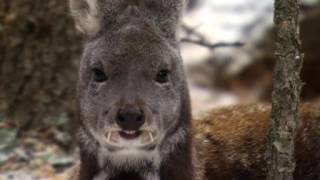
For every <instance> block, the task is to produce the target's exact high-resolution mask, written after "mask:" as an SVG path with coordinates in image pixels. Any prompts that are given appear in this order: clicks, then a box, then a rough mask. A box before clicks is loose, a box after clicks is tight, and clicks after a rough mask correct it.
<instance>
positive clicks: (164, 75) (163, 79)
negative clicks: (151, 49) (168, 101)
mask: <svg viewBox="0 0 320 180" xmlns="http://www.w3.org/2000/svg"><path fill="white" fill-rule="evenodd" d="M169 75H170V71H169V70H167V69H164V70H160V71H159V72H158V74H157V76H156V79H155V80H156V81H157V82H158V83H161V84H163V83H167V82H168V81H169Z"/></svg>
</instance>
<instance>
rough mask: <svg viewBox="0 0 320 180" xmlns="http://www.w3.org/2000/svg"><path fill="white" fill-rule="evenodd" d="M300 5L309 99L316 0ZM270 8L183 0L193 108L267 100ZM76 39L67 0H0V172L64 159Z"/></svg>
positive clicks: (317, 46)
mask: <svg viewBox="0 0 320 180" xmlns="http://www.w3.org/2000/svg"><path fill="white" fill-rule="evenodd" d="M301 6H302V13H301V17H300V19H301V38H302V43H303V51H304V53H305V63H304V68H303V71H302V79H303V80H304V82H305V83H306V84H305V86H304V89H303V93H302V99H303V100H304V101H314V100H317V99H319V97H320V78H319V75H318V74H319V71H320V37H319V32H320V1H319V0H303V1H302V5H301ZM272 14H273V1H272V0H263V1H256V0H229V1H218V0H190V4H189V6H188V8H187V11H186V14H185V17H184V19H183V25H182V28H181V33H180V36H181V40H182V42H181V48H182V55H183V58H184V60H185V68H186V72H187V75H188V80H189V85H190V91H191V98H192V106H193V113H194V115H195V116H197V115H198V114H199V113H201V112H202V111H205V110H207V109H209V108H215V107H219V106H223V105H231V104H237V103H250V102H258V101H264V102H270V100H271V90H272V70H273V65H274V57H273V44H274V42H273V22H272V20H273V17H272ZM217 43H231V44H233V43H243V46H240V47H239V46H230V47H217V46H215V45H216V44H217ZM81 44H82V39H81V36H80V34H79V33H78V32H77V31H76V30H75V28H74V26H73V22H72V19H71V17H70V14H69V12H68V6H67V2H66V0H53V1H42V0H11V1H8V0H4V1H1V2H0V180H2V179H24V180H29V179H35V178H36V177H38V178H41V179H64V178H65V177H64V174H63V173H61V174H59V173H60V172H64V171H65V170H66V169H68V168H69V167H71V166H72V165H73V163H74V159H75V158H74V157H73V156H72V154H74V151H76V150H75V149H74V141H72V134H73V131H72V130H73V128H72V120H73V119H74V118H75V117H76V114H75V107H76V106H75V95H76V90H75V87H76V80H77V74H78V73H77V69H78V64H79V60H80V56H81V49H82V45H81ZM57 174H58V175H57Z"/></svg>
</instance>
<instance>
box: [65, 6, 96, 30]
mask: <svg viewBox="0 0 320 180" xmlns="http://www.w3.org/2000/svg"><path fill="white" fill-rule="evenodd" d="M69 5H70V11H71V14H72V16H73V18H74V21H75V24H76V28H77V29H78V30H79V31H80V32H82V33H84V34H85V35H87V36H93V35H95V34H96V33H97V32H98V31H99V28H100V27H99V19H98V8H97V0H69Z"/></svg>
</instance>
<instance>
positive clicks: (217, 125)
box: [195, 103, 320, 180]
mask: <svg viewBox="0 0 320 180" xmlns="http://www.w3.org/2000/svg"><path fill="white" fill-rule="evenodd" d="M270 109H271V108H270V106H268V105H265V104H264V105H262V104H260V105H256V104H251V105H238V106H233V107H225V108H221V109H217V110H213V111H210V112H208V114H207V115H206V116H204V117H202V118H200V119H199V120H197V121H196V123H195V125H196V130H197V133H196V135H195V138H196V142H197V143H199V144H198V146H199V147H201V149H200V153H199V154H200V159H201V162H202V163H203V166H204V169H205V177H206V179H207V180H234V179H236V180H263V179H265V177H266V161H265V159H264V157H265V151H266V138H267V132H268V125H269V122H270ZM299 117H300V118H299V125H298V131H297V137H296V161H297V162H296V163H297V165H296V170H295V174H294V179H295V180H319V179H320V105H319V104H312V103H305V104H303V105H302V106H301V109H300V115H299Z"/></svg>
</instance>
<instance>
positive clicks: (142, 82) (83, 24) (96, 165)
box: [70, 0, 194, 180]
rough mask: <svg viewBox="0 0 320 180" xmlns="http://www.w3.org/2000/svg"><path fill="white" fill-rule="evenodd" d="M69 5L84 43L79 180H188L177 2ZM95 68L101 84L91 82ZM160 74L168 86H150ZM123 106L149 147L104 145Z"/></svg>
mask: <svg viewBox="0 0 320 180" xmlns="http://www.w3.org/2000/svg"><path fill="white" fill-rule="evenodd" d="M70 5H71V12H72V13H73V15H74V18H75V21H76V23H77V25H78V26H79V28H80V29H81V30H82V31H83V32H84V33H85V34H86V36H87V37H89V38H88V40H87V41H86V43H85V46H84V52H83V57H82V60H81V63H80V71H79V81H78V106H79V121H78V122H77V123H78V124H79V128H78V140H79V145H80V150H81V159H82V162H81V174H80V175H79V180H80V179H81V180H82V179H83V180H84V179H86V180H88V179H94V180H100V179H104V180H114V179H115V180H116V179H118V178H117V176H119V177H122V176H121V175H123V174H121V173H122V172H130V173H131V172H134V174H138V175H139V177H140V179H141V180H151V179H152V180H164V179H166V180H168V179H174V180H191V179H193V174H194V173H193V164H192V158H191V157H192V155H191V132H190V131H191V122H190V121H191V112H190V103H189V94H188V89H187V84H186V80H185V75H184V72H183V64H182V59H181V56H180V51H179V48H178V46H177V44H178V42H177V40H176V37H175V34H176V29H177V24H179V18H180V14H181V11H182V7H183V0H104V1H103V0H96V1H95V0H70ZM88 16H90V18H86V17H88ZM88 20H89V21H90V22H88ZM92 24H94V27H91V26H92ZM95 69H99V70H100V71H102V72H103V73H104V74H105V75H106V77H107V80H106V81H103V82H95V81H94V78H93V76H95V75H94V70H95ZM162 70H168V71H169V78H168V82H166V83H159V82H157V81H156V77H157V74H158V73H159V72H160V71H162ZM124 106H135V107H139V108H140V109H142V111H143V112H144V114H145V119H146V122H145V124H144V126H142V127H141V128H142V129H146V134H145V138H147V137H148V136H147V135H150V136H151V137H149V139H151V143H149V144H147V145H146V146H141V148H140V146H137V147H135V146H131V145H128V146H126V143H127V142H125V144H124V146H123V147H122V145H123V144H119V142H118V141H117V146H113V145H111V144H110V142H109V141H110V139H113V138H116V139H117V138H118V136H117V135H115V134H112V133H113V131H114V129H117V128H119V127H117V125H116V123H115V118H116V114H117V112H118V111H119V109H120V108H122V107H124ZM147 132H149V134H147ZM106 134H107V135H106ZM113 135H114V136H113ZM110 137H111V138H110ZM141 138H142V137H141ZM153 138H154V139H153ZM118 139H119V138H118ZM141 141H142V140H141ZM131 143H132V142H131ZM135 144H137V145H139V144H141V142H140V141H137V143H135ZM118 145H119V146H118ZM120 145H121V146H120ZM142 145H143V144H142ZM120 147H121V148H120ZM173 166H177V167H179V168H181V169H182V170H183V171H187V173H183V174H179V173H180V172H179V171H177V169H176V168H173ZM119 173H120V174H119ZM169 177H170V178H169ZM140 179H139V180H140Z"/></svg>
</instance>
